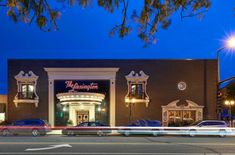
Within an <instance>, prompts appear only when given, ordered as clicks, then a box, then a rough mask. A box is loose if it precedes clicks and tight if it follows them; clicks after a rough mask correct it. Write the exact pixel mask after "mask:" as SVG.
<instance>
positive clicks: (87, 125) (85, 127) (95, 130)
mask: <svg viewBox="0 0 235 155" xmlns="http://www.w3.org/2000/svg"><path fill="white" fill-rule="evenodd" d="M111 132H112V130H111V129H110V127H109V126H107V125H105V124H103V123H100V122H82V123H80V124H79V125H77V126H73V127H66V128H64V129H63V130H62V134H63V135H67V136H76V135H90V134H91V135H94V134H95V135H98V136H104V135H107V134H109V133H111Z"/></svg>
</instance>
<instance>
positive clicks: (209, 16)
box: [0, 0, 235, 94]
mask: <svg viewBox="0 0 235 155" xmlns="http://www.w3.org/2000/svg"><path fill="white" fill-rule="evenodd" d="M93 1H94V3H96V0H93ZM138 3H139V4H138ZM141 3H142V1H135V0H131V1H130V4H129V13H131V12H132V9H133V8H138V7H139V6H141ZM212 3H213V4H212V7H211V8H210V9H209V11H208V12H207V13H206V14H205V17H204V18H203V19H202V20H199V19H198V18H186V19H184V20H183V21H181V19H180V16H179V13H176V14H175V15H174V16H173V17H172V24H171V25H170V27H169V28H168V30H160V31H159V32H158V33H157V35H156V36H157V38H158V42H157V44H155V45H151V46H150V47H148V48H143V43H142V42H141V41H140V40H139V38H137V37H136V32H135V30H134V31H133V33H132V34H131V35H130V36H128V37H126V38H124V39H120V38H118V37H113V38H110V37H109V30H110V29H111V28H112V27H113V26H114V25H115V24H118V23H119V22H120V19H121V17H120V14H121V12H120V10H119V11H116V12H115V13H114V14H109V13H107V12H106V11H104V10H103V8H98V7H97V6H96V5H95V4H94V5H93V7H92V8H87V9H82V8H78V7H77V6H76V7H73V8H67V9H64V10H63V12H62V16H61V19H60V20H59V22H58V26H59V28H60V30H59V31H56V32H55V31H52V32H50V33H46V32H42V31H40V30H39V29H38V28H37V27H36V26H35V25H34V24H31V25H27V24H22V23H17V24H15V23H13V22H12V21H11V20H10V19H9V17H7V16H6V10H5V9H3V8H1V10H0V23H1V24H0V35H1V36H0V94H2V93H4V94H6V93H7V59H9V58H62V59H63V58H82V59H83V58H84V59H86V58H87V59H90V58H92V59H99V58H114V59H115V58H139V59H141V58H156V59H185V58H192V59H207V58H208V59H215V58H216V50H217V49H218V48H219V47H221V46H223V45H222V43H221V39H223V38H225V37H226V34H229V33H232V32H235V16H234V15H235V11H234V10H233V8H234V7H235V1H234V0H226V1H225V0H213V1H212ZM220 56H221V79H225V78H228V77H231V76H233V75H235V61H234V60H235V54H229V53H227V52H226V51H224V52H223V53H221V55H220Z"/></svg>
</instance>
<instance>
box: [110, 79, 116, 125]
mask: <svg viewBox="0 0 235 155" xmlns="http://www.w3.org/2000/svg"><path fill="white" fill-rule="evenodd" d="M109 115H110V116H109V118H110V120H109V122H110V126H115V116H116V114H115V78H112V79H110V113H109Z"/></svg>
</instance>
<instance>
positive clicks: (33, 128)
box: [0, 119, 50, 136]
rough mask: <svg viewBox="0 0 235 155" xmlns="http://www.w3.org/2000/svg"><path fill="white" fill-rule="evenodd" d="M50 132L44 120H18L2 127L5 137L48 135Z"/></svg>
mask: <svg viewBox="0 0 235 155" xmlns="http://www.w3.org/2000/svg"><path fill="white" fill-rule="evenodd" d="M49 131H50V127H49V125H48V124H47V123H46V122H45V121H44V120H42V119H24V120H17V121H15V122H14V123H6V124H3V125H1V128H0V133H1V135H3V136H7V135H11V134H12V135H18V134H31V135H32V136H39V135H46V133H47V132H49Z"/></svg>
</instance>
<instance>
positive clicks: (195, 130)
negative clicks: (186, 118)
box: [187, 120, 232, 137]
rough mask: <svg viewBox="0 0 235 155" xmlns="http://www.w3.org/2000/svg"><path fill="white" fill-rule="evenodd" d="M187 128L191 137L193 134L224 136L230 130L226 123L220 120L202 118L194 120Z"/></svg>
mask: <svg viewBox="0 0 235 155" xmlns="http://www.w3.org/2000/svg"><path fill="white" fill-rule="evenodd" d="M187 128H189V129H188V130H187V131H188V135H189V136H191V137H193V136H195V135H218V136H220V137H225V136H226V135H227V134H228V133H229V132H231V131H232V130H231V129H230V128H228V124H227V123H226V122H225V121H221V120H203V121H198V122H194V123H193V124H191V125H190V126H188V127H187Z"/></svg>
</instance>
